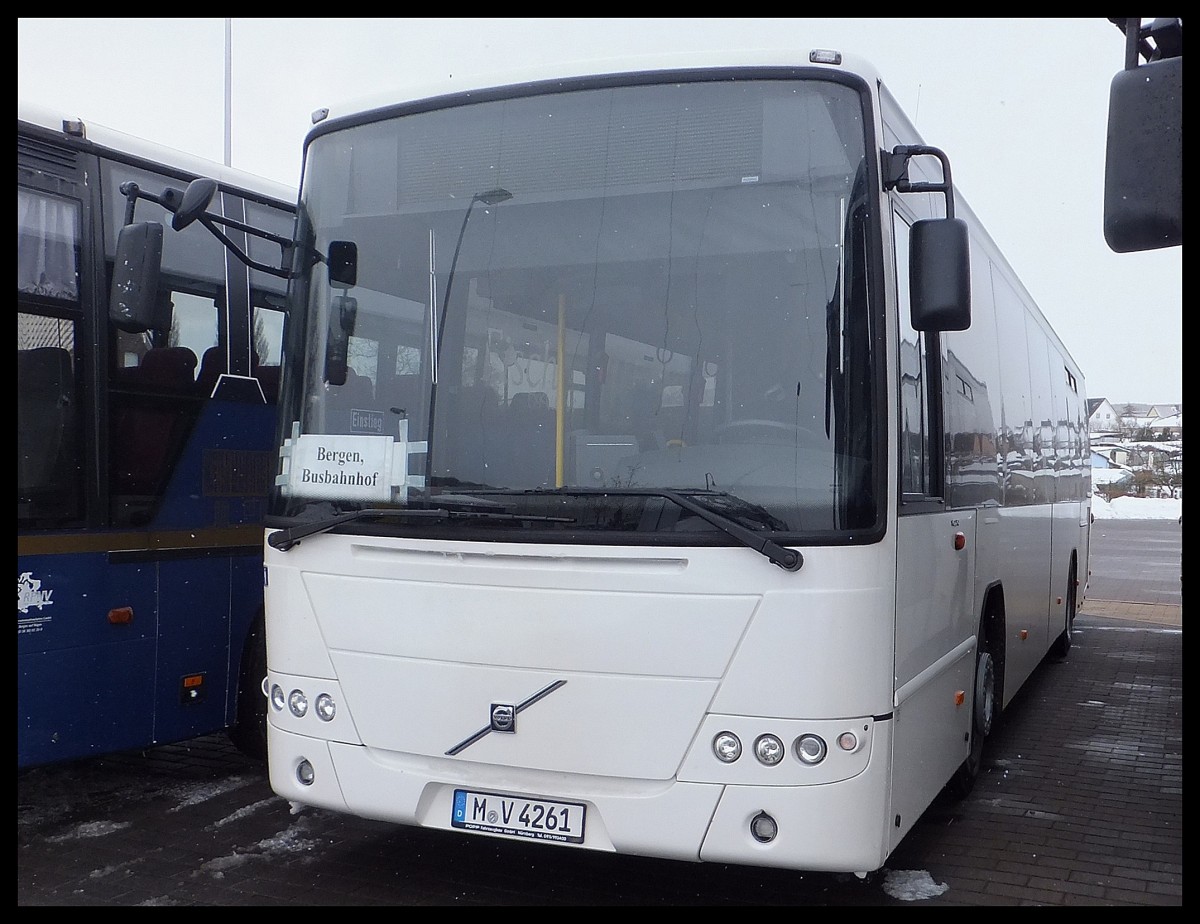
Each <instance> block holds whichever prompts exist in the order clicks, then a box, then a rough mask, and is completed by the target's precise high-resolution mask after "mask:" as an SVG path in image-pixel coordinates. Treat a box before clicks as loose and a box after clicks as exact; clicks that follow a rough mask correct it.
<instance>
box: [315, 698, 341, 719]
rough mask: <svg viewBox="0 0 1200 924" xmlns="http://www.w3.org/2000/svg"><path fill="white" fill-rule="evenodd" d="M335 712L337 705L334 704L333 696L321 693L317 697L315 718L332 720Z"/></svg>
mask: <svg viewBox="0 0 1200 924" xmlns="http://www.w3.org/2000/svg"><path fill="white" fill-rule="evenodd" d="M335 712H337V706H336V705H334V702H333V697H332V696H330V695H329V694H328V693H322V694H321V695H320V696H318V697H317V718H318V719H320V720H321V721H323V722H332V721H333V714H334V713H335Z"/></svg>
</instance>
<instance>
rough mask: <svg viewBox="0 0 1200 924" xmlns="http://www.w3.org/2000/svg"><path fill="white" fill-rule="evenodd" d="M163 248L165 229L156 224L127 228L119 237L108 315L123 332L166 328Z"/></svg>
mask: <svg viewBox="0 0 1200 924" xmlns="http://www.w3.org/2000/svg"><path fill="white" fill-rule="evenodd" d="M162 247H163V226H162V225H161V224H159V223H158V222H154V221H144V222H139V223H137V224H132V225H126V226H125V227H123V228H122V229H121V233H120V234H119V235H118V237H117V253H116V258H115V260H114V262H113V278H112V289H111V290H110V292H109V302H108V316H109V319H110V320H111V321H112V322H113V324H115V325H116V326H117V327H118V328H120V329H121V330H123V331H129V332H130V333H143V332H145V331H148V330H152V329H156V330H161V329H163V326H164V325H163V318H162V317H161V311H160V308H161V305H160V302H159V298H158V276H159V272H160V270H161V267H162ZM169 323H170V321H169V319H168V320H167V325H168V326H169Z"/></svg>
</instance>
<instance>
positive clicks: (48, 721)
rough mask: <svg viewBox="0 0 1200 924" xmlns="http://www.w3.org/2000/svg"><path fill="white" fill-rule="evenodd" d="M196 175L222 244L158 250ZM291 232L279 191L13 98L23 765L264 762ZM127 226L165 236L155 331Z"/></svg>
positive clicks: (209, 240)
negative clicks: (212, 757) (129, 288)
mask: <svg viewBox="0 0 1200 924" xmlns="http://www.w3.org/2000/svg"><path fill="white" fill-rule="evenodd" d="M197 176H205V177H212V178H214V179H215V180H216V181H217V182H219V184H220V192H219V195H218V196H217V197H216V204H215V206H214V208H215V209H216V210H217V214H218V215H220V216H221V217H222V219H223V220H222V221H221V224H222V226H223V227H220V228H217V229H216V231H217V232H218V233H211V232H212V230H213V229H212V227H211V224H212V223H211V222H210V228H209V229H205V228H204V227H201V225H200V224H196V225H195V226H194V227H191V228H187V229H186V230H183V231H180V232H178V233H170V234H166V235H163V234H162V231H163V230H164V226H165V225H167V224H170V223H172V222H173V221H175V218H176V212H177V210H178V208H179V206H180V201H179V199H180V197H181V191H182V190H183V189H184V188H186V186H187V184H188V183H189V182H190V181H192V180H193V179H195V178H196V177H197ZM295 214H296V194H295V191H294V190H293V189H290V188H288V187H287V186H285V185H283V184H279V183H275V182H271V181H268V180H266V179H263V178H261V177H257V176H253V175H251V174H247V173H243V172H241V171H237V170H233V169H230V168H228V167H225V166H223V165H221V164H216V163H212V162H209V161H206V160H202V159H200V158H197V157H193V156H191V155H187V154H184V153H181V152H179V151H174V150H171V149H169V148H165V147H162V146H159V145H156V144H152V143H149V142H147V141H145V140H142V139H140V138H136V137H132V136H129V135H125V134H123V133H120V132H116V131H113V130H111V129H107V128H105V127H103V126H100V125H97V124H93V123H91V122H84V121H82V120H80V119H77V118H74V117H73V116H71V115H70V114H65V113H56V112H52V111H48V110H45V109H41V108H37V107H32V106H28V105H22V104H20V103H19V104H18V115H17V767H18V770H21V769H23V768H27V767H33V766H39V765H44V764H49V763H54V762H59V761H65V760H73V759H78V758H84V757H93V756H99V755H104V754H108V753H114V752H118V751H124V750H132V749H139V748H144V747H148V746H151V745H156V744H164V743H169V742H177V741H183V740H187V739H189V738H193V737H196V736H199V735H205V734H211V733H214V732H219V731H222V730H228V731H229V733H230V735H231V737H232V738H233V740H234V742H235V743H236V744H237V745H238V746H239V747H240V748H242V749H243V750H244V751H246V752H247V753H250V754H254V755H257V756H260V757H261V756H264V755H265V741H266V736H265V706H264V699H263V694H262V692H261V682H262V679H263V677H264V675H265V674H266V661H265V642H264V637H263V635H264V631H263V568H262V558H263V555H262V529H263V525H262V522H263V514H264V509H265V497H266V493H267V489H268V486H269V484H270V483H271V480H272V476H273V474H274V462H273V460H274V457H275V453H274V450H273V442H274V433H275V402H276V395H277V392H278V383H279V368H280V360H281V352H282V343H283V326H284V325H283V320H284V299H285V296H286V273H284V272H282V271H281V270H279V269H277V267H278V265H279V263H280V262H281V261H282V259H283V258H284V256H285V255H286V250H284V251H283V253H280V252H279V250H274V251H273V250H272V248H273V247H275V246H276V244H278V242H279V241H283V240H286V239H290V238H291V236H292V229H293V226H294V223H295ZM135 219H136V220H137V221H140V222H142V224H141V225H140V227H142V228H151V229H153V228H154V227H157V229H158V232H157V234H154V235H149V236H148V238H147V239H148V240H151V241H161V259H162V263H161V269H160V272H159V273H158V274H157V277H156V278H151V284H152V285H154V287H155V297H154V299H153V304H154V306H155V310H154V315H153V317H151V318H148V319H147V318H132V317H128V316H125V315H123V314H122V313H121V311H120V306H119V304H117V303H118V302H119V301H120V298H119V297H118V298H117V299H115V300H113V299H111V298H110V296H112V295H113V294H116V295H118V296H119V295H120V291H119V290H120V286H121V282H120V278H119V279H118V283H117V286H116V287H115V288H114V286H113V266H114V254H115V253H116V241H117V237H118V234H119V232H120V231H121V229H122V228H123V227H124V226H125V225H127V224H130V223H131V222H134V221H135ZM250 225H253V226H254V227H255V228H257V229H265V230H266V232H267V233H266V234H263V233H261V232H260V231H255V232H248V231H247V230H243V226H245V227H246V228H248V227H249V226H250ZM222 237H224V238H225V240H229V241H232V242H233V243H238V242H239V241H241V242H244V243H243V246H242V247H241V251H242V255H243V256H244V257H248V259H242V258H241V257H239V256H238V252H237V250H236V249H234V250H231V249H229V248H228V247H227V246H226V245H225V243H223V241H222V239H221V238H222ZM280 247H281V249H282V245H280ZM118 275H119V274H118ZM110 301H113V304H110Z"/></svg>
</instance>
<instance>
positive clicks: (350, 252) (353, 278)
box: [327, 241, 358, 288]
mask: <svg viewBox="0 0 1200 924" xmlns="http://www.w3.org/2000/svg"><path fill="white" fill-rule="evenodd" d="M327 261H328V263H329V284H330V285H331V286H345V287H346V288H349V287H350V286H353V285H357V284H358V245H357V244H355V243H354V242H353V241H330V242H329V257H328V258H327Z"/></svg>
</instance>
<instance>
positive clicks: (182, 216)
mask: <svg viewBox="0 0 1200 924" xmlns="http://www.w3.org/2000/svg"><path fill="white" fill-rule="evenodd" d="M216 193H217V181H216V180H211V179H209V178H208V177H206V176H202V177H197V178H196V179H194V180H192V182H190V183H188V184H187V189H185V190H184V191H183V196H182V197H181V198H180V200H179V202H178V204H175V207H174V208H172V209H171V210H172V211H173V212H174V213H175V215H174V216H173V217H172V218H171V227H172V228H173V229H174V230H176V231H182V230H183V229H184V228H186V227H187V226H188V225H190V224H191V223H192V222H194V221H195V220H196V219H197V218H199V217H200V216H201V215H203V214H204V210H205V209H207V208H208V206H209V203H211V202H212V199H213V196H215V195H216ZM163 204H164V205H166V206H167V208H171V206H172V204H174V203H166V202H164V203H163Z"/></svg>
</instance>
